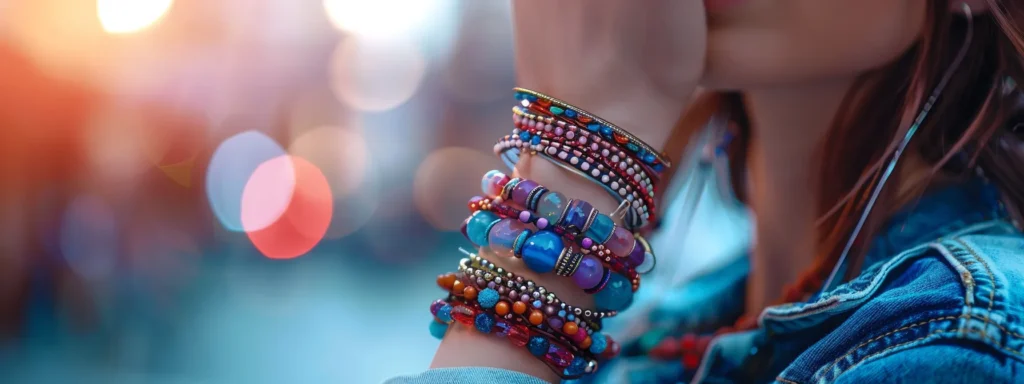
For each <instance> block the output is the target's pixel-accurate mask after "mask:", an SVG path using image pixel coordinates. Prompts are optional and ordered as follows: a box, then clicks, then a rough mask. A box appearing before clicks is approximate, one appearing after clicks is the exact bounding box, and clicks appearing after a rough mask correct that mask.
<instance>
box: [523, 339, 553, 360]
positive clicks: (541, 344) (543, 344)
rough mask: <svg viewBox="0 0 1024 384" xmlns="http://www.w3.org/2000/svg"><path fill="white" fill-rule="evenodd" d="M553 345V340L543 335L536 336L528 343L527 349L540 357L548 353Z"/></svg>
mask: <svg viewBox="0 0 1024 384" xmlns="http://www.w3.org/2000/svg"><path fill="white" fill-rule="evenodd" d="M550 347H551V342H550V341H548V339H545V338H543V337H541V336H534V337H531V338H530V342H529V343H528V344H527V345H526V349H527V350H529V351H530V353H531V354H533V355H534V356H537V357H540V356H543V355H544V354H546V353H548V348H550Z"/></svg>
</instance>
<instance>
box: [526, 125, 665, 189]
mask: <svg viewBox="0 0 1024 384" xmlns="http://www.w3.org/2000/svg"><path fill="white" fill-rule="evenodd" d="M512 123H513V125H514V126H515V128H518V129H520V130H521V131H529V132H530V133H531V134H539V135H540V136H541V139H547V140H556V141H559V142H563V141H566V140H568V141H570V142H575V143H577V144H578V146H579V147H584V148H589V149H590V150H592V151H593V152H594V153H595V154H594V156H595V157H598V156H602V157H606V158H611V160H612V164H611V167H612V168H620V169H622V170H628V169H632V170H633V172H634V173H636V174H640V173H641V172H642V173H643V175H644V176H646V175H650V180H648V182H649V183H650V184H651V185H656V184H657V183H658V182H659V181H660V180H661V176H662V174H661V173H660V172H657V171H655V170H654V169H653V168H651V167H650V166H649V165H647V164H645V163H644V162H642V161H634V159H633V158H632V157H630V156H629V155H627V154H626V153H625V152H623V151H622V150H621V148H619V147H617V146H615V145H613V144H611V143H610V142H609V141H608V140H604V139H602V138H601V135H600V134H597V133H593V132H590V131H588V130H587V129H585V128H581V127H578V126H576V125H573V124H571V123H566V122H564V121H561V120H557V119H555V118H553V117H546V116H541V115H537V114H533V113H530V112H529V110H527V109H525V108H523V107H519V106H515V107H512ZM533 144H536V143H533Z"/></svg>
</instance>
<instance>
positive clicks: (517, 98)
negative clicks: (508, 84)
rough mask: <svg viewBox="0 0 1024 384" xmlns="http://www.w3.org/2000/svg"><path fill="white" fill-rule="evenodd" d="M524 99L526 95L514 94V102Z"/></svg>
mask: <svg viewBox="0 0 1024 384" xmlns="http://www.w3.org/2000/svg"><path fill="white" fill-rule="evenodd" d="M525 98H526V95H525V94H524V93H522V92H516V100H522V99H525Z"/></svg>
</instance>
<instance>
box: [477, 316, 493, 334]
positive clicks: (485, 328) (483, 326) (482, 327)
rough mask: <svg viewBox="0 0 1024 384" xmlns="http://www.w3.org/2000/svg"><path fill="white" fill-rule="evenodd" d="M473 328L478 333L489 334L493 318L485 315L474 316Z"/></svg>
mask: <svg viewBox="0 0 1024 384" xmlns="http://www.w3.org/2000/svg"><path fill="white" fill-rule="evenodd" d="M473 326H474V327H476V330H478V331H480V332H483V333H491V328H492V327H494V318H492V317H491V315H488V314H486V313H481V314H479V315H476V320H474V321H473Z"/></svg>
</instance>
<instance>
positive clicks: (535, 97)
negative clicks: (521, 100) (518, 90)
mask: <svg viewBox="0 0 1024 384" xmlns="http://www.w3.org/2000/svg"><path fill="white" fill-rule="evenodd" d="M526 100H530V101H537V96H534V95H531V94H529V93H527V94H526Z"/></svg>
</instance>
